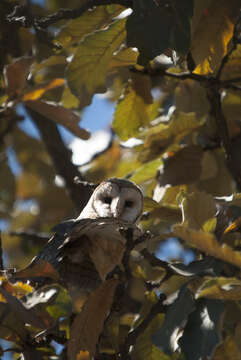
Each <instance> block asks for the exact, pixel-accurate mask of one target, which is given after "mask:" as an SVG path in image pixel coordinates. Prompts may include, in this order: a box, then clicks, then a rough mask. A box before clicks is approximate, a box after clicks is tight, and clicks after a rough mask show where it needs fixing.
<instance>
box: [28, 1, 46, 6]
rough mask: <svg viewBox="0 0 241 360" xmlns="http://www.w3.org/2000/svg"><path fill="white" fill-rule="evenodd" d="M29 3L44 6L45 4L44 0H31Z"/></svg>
mask: <svg viewBox="0 0 241 360" xmlns="http://www.w3.org/2000/svg"><path fill="white" fill-rule="evenodd" d="M31 3H32V4H38V5H42V6H44V5H45V4H46V0H31Z"/></svg>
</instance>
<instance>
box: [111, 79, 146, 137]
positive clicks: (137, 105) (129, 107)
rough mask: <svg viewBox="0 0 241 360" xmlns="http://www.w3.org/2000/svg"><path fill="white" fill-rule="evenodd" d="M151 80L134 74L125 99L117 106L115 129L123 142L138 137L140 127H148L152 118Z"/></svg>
mask: <svg viewBox="0 0 241 360" xmlns="http://www.w3.org/2000/svg"><path fill="white" fill-rule="evenodd" d="M150 90H151V88H150V79H149V78H148V77H147V76H142V75H139V74H133V76H132V81H131V83H130V84H129V86H128V88H127V90H126V93H125V95H124V97H123V98H122V99H121V100H120V102H119V103H118V104H117V107H116V111H115V116H114V122H113V129H114V130H115V132H116V134H117V135H118V136H119V137H120V139H121V140H127V139H128V138H130V137H134V136H136V135H138V132H139V129H140V127H143V126H145V125H147V124H148V123H149V122H150V120H151V118H150V111H151V104H152V96H151V92H150Z"/></svg>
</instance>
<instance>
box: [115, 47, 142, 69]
mask: <svg viewBox="0 0 241 360" xmlns="http://www.w3.org/2000/svg"><path fill="white" fill-rule="evenodd" d="M137 57H138V52H137V51H134V50H132V49H130V48H128V49H123V50H120V51H119V52H118V53H117V54H115V55H114V56H113V58H112V60H111V62H110V68H120V67H123V66H130V65H135V64H136V61H137Z"/></svg>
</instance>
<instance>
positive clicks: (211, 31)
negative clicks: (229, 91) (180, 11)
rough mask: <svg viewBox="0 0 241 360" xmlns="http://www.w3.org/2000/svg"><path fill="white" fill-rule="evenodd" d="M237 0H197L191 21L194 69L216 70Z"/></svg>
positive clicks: (231, 26)
mask: <svg viewBox="0 0 241 360" xmlns="http://www.w3.org/2000/svg"><path fill="white" fill-rule="evenodd" d="M239 9H240V2H239V0H230V1H226V0H221V1H218V2H217V1H216V0H211V1H207V0H206V1H203V0H198V1H196V2H195V7H194V16H193V21H192V39H191V53H192V57H193V60H194V62H195V65H196V68H195V73H198V74H208V73H215V72H216V71H217V69H218V67H219V66H220V63H221V61H222V58H223V57H224V56H225V55H226V53H227V46H228V43H229V41H230V40H231V38H232V36H233V29H234V23H235V21H236V19H237V16H238V13H239Z"/></svg>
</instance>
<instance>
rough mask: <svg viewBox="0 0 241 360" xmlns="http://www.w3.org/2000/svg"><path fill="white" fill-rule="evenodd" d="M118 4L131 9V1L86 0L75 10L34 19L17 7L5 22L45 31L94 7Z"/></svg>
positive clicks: (23, 7) (24, 7) (60, 11)
mask: <svg viewBox="0 0 241 360" xmlns="http://www.w3.org/2000/svg"><path fill="white" fill-rule="evenodd" d="M111 4H119V5H122V6H125V7H133V1H132V0H88V1H87V2H86V3H84V4H83V5H81V6H80V7H79V8H76V9H60V10H59V11H57V12H55V13H54V14H51V15H49V16H45V17H42V18H39V17H34V16H32V15H31V14H30V12H29V10H28V9H27V7H26V6H20V5H17V6H15V7H14V10H13V12H12V13H11V14H9V15H8V16H7V20H8V21H9V22H11V23H18V24H19V25H20V26H23V27H32V26H33V27H35V28H36V29H38V30H39V29H41V30H43V29H46V28H47V27H48V26H50V25H53V24H55V23H56V22H58V21H60V20H69V19H76V18H77V17H79V16H81V15H82V14H83V13H84V12H85V11H87V10H88V9H91V8H93V7H95V6H100V5H111Z"/></svg>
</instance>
